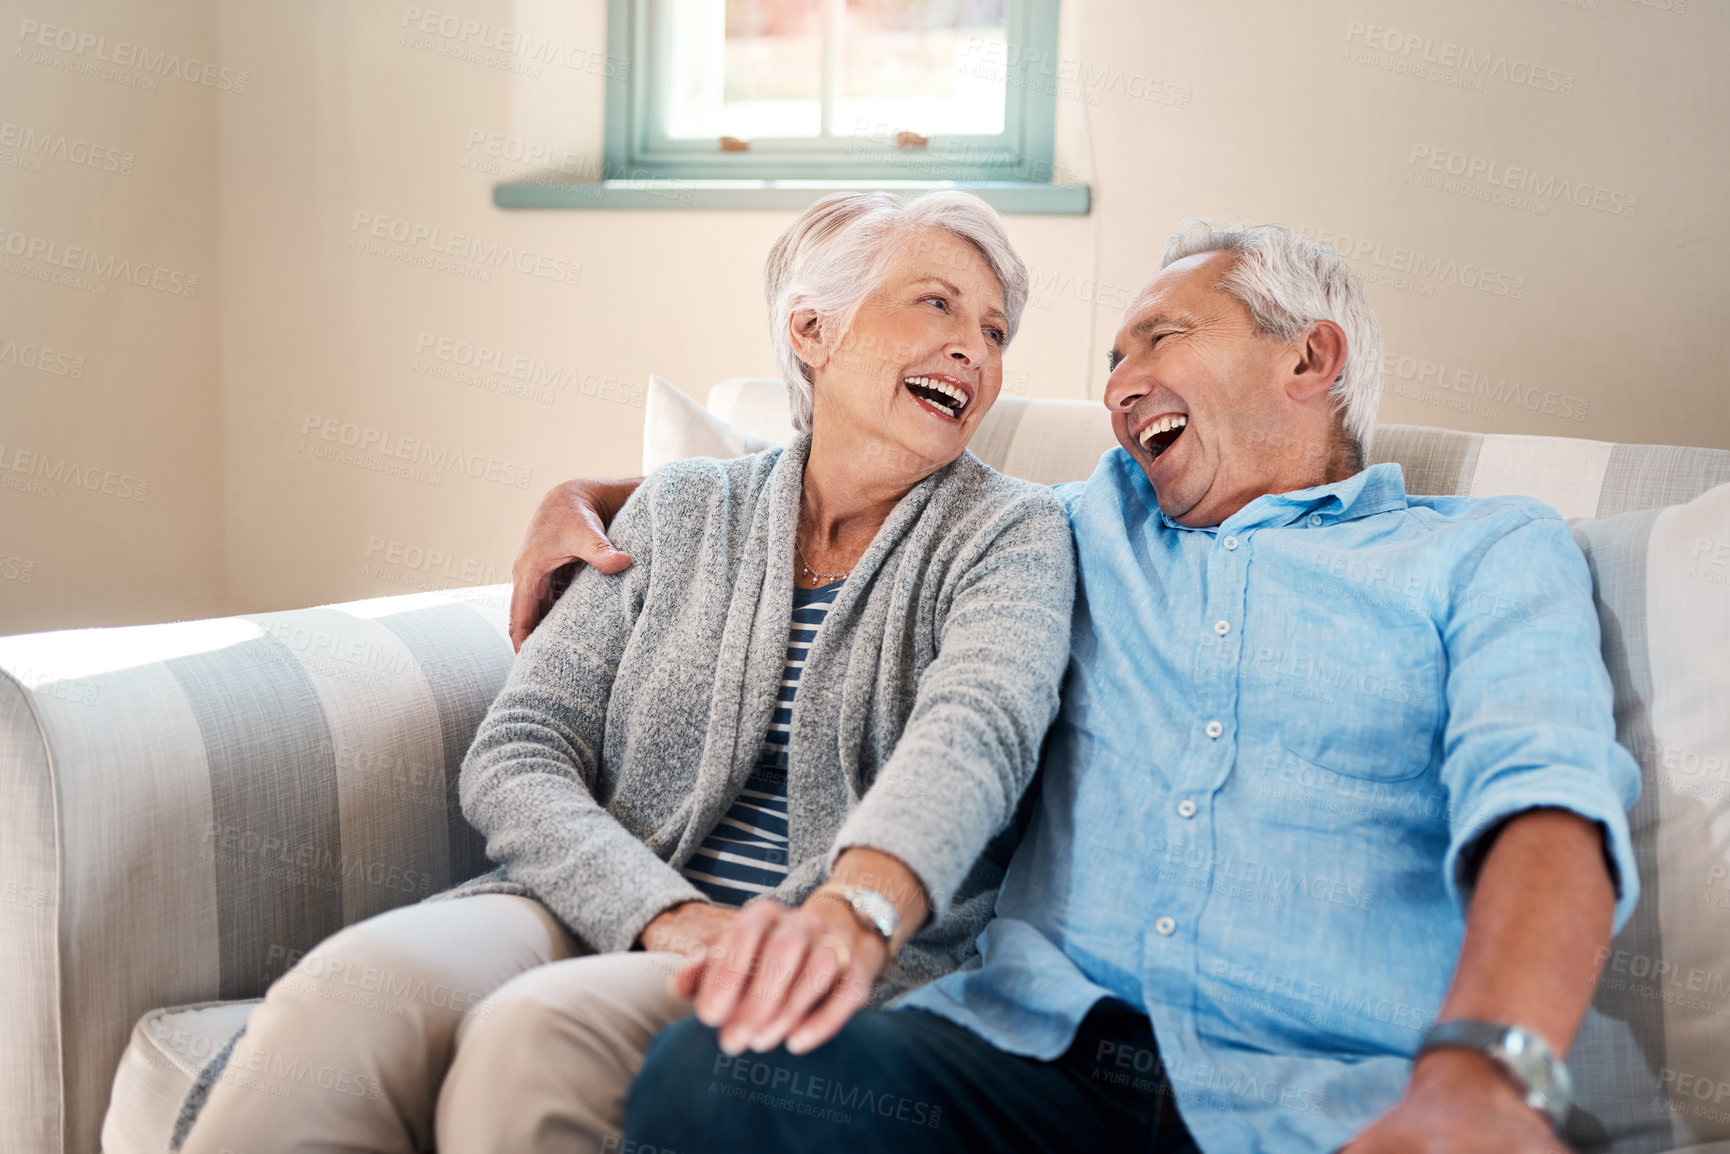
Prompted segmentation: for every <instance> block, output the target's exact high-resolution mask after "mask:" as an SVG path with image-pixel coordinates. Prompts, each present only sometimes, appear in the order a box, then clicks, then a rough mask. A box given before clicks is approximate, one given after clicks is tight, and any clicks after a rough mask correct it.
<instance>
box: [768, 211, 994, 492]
mask: <svg viewBox="0 0 1730 1154" xmlns="http://www.w3.org/2000/svg"><path fill="white" fill-rule="evenodd" d="M800 319H801V318H800V315H799V314H795V315H794V317H793V322H794V326H795V334H794V341H795V348H797V349H799V351H800V355H801V357H802V358H803V359H804V360H805V362H806V363H807V364H809V365H811V367H812V368H813V370H814V374H813V375H814V376H815V377H816V380H815V382H814V385H813V412H812V425H813V429H814V431H815V433H816V436H817V438H818V441H819V442H824V441H827V440H829V439H830V438H833V437H836V436H837V435H839V436H840V437H842V438H845V440H846V441H847V442H850V443H854V444H859V443H862V444H863V445H864V448H865V456H866V458H867V459H869V458H871V457H872V456H879V455H880V457H881V463H882V465H883V466H884V469H885V471H886V472H890V473H896V474H904V473H910V474H915V475H917V476H924V475H926V474H928V473H931V472H933V471H934V470H936V469H939V468H941V467H943V466H944V465H947V464H948V463H949V462H951V461H953V460H954V459H955V458H956V457H959V456H960V455H961V451H962V450H963V449H965V448H966V447H967V442H968V441H969V440H971V439H972V437H973V432H974V430H975V429H977V428H978V427H979V422H980V420H981V419H982V418H984V416H985V414H986V412H987V411H988V410H989V409H990V408H991V406H992V404H993V403H994V402H995V401H996V400H997V394H998V392H999V391H1000V390H1001V389H1002V387H1003V345H1004V342H1005V341H1006V340H1007V339H1008V334H1009V322H1008V319H1007V317H1006V316H1005V314H1004V311H1003V289H1002V286H1001V285H999V284H998V283H997V277H996V275H995V274H993V273H992V271H991V266H990V265H988V264H986V263H985V258H984V257H983V256H981V255H980V254H979V250H978V249H976V248H974V247H973V245H972V244H970V243H969V242H967V241H965V240H963V239H961V238H960V237H958V236H956V235H955V234H954V233H952V232H949V231H948V230H946V229H940V228H927V229H922V230H920V231H918V232H915V233H911V234H909V235H908V236H906V237H905V238H903V239H902V241H901V242H900V244H899V245H898V247H897V248H896V250H895V251H894V253H893V254H892V256H891V259H890V263H889V268H888V270H887V273H886V275H885V276H884V277H883V279H882V282H881V283H880V284H879V285H878V287H877V289H876V290H875V291H874V292H872V293H871V295H870V296H868V297H867V298H866V299H865V301H864V303H863V304H861V305H860V307H859V311H858V313H857V314H856V315H855V317H854V320H853V324H852V327H851V328H850V329H848V330H847V332H845V333H843V334H839V335H838V338H837V337H836V336H833V335H831V334H820V336H819V337H818V339H817V340H816V341H815V342H814V343H813V344H811V345H806V344H804V342H802V341H801V340H800V336H801V334H800V333H799V331H798V326H799V324H800ZM831 342H832V343H831Z"/></svg>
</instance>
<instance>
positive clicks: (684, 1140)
mask: <svg viewBox="0 0 1730 1154" xmlns="http://www.w3.org/2000/svg"><path fill="white" fill-rule="evenodd" d="M633 1143H634V1145H633ZM711 1150H712V1151H725V1152H727V1154H745V1152H754V1151H798V1152H800V1154H804V1152H806V1151H831V1150H833V1151H846V1152H852V1151H872V1152H879V1151H880V1152H883V1154H926V1152H928V1151H929V1152H936V1151H944V1152H945V1154H957V1152H961V1151H974V1150H980V1151H992V1152H998V1151H1029V1152H1032V1151H1038V1152H1041V1154H1059V1152H1065V1154H1067V1152H1071V1151H1073V1152H1075V1154H1111V1152H1114V1151H1123V1152H1125V1154H1130V1152H1133V1154H1199V1152H1198V1151H1197V1148H1196V1145H1195V1143H1194V1141H1193V1140H1192V1139H1191V1138H1190V1136H1189V1131H1188V1130H1187V1129H1185V1127H1184V1124H1183V1120H1182V1119H1181V1118H1179V1117H1178V1114H1177V1108H1176V1104H1175V1102H1174V1101H1173V1099H1172V1095H1171V1090H1170V1088H1169V1086H1168V1085H1167V1083H1166V1080H1165V1072H1164V1067H1163V1065H1162V1064H1161V1062H1160V1060H1159V1051H1158V1049H1157V1048H1156V1047H1155V1045H1154V1040H1153V1031H1152V1030H1151V1029H1150V1028H1149V1026H1148V1021H1147V1018H1146V1017H1145V1016H1144V1015H1142V1014H1141V1013H1139V1012H1137V1011H1136V1010H1134V1009H1132V1008H1131V1007H1130V1006H1129V1005H1128V1004H1127V1003H1124V1002H1121V1001H1117V1000H1115V999H1112V1000H1108V1001H1105V1002H1101V1003H1100V1004H1099V1005H1098V1006H1096V1007H1094V1010H1093V1012H1092V1013H1091V1014H1089V1015H1088V1017H1087V1020H1086V1021H1085V1022H1083V1023H1082V1026H1081V1030H1080V1031H1079V1032H1078V1033H1077V1034H1076V1037H1075V1042H1074V1043H1073V1044H1072V1045H1071V1046H1070V1047H1069V1050H1068V1052H1066V1053H1065V1054H1064V1055H1063V1056H1062V1057H1060V1058H1058V1059H1057V1060H1056V1061H1054V1062H1041V1061H1037V1060H1035V1059H1033V1058H1022V1057H1017V1056H1016V1055H1014V1054H1006V1053H1004V1052H1003V1051H1002V1050H999V1049H997V1048H996V1047H995V1046H992V1045H991V1044H990V1043H989V1042H986V1041H985V1040H984V1039H982V1038H980V1037H979V1036H978V1035H977V1034H974V1033H973V1032H972V1031H970V1030H967V1029H964V1028H963V1027H961V1026H957V1025H955V1024H954V1023H952V1022H950V1021H949V1020H948V1019H946V1018H941V1017H939V1016H937V1015H936V1014H929V1013H926V1012H924V1011H921V1010H865V1011H862V1012H861V1013H859V1014H856V1015H855V1016H854V1017H853V1020H852V1021H850V1022H848V1024H847V1026H846V1028H845V1029H843V1030H842V1031H841V1033H840V1034H838V1035H837V1036H836V1037H835V1038H834V1039H833V1040H832V1041H830V1042H829V1043H828V1044H827V1045H825V1046H822V1047H819V1048H818V1049H817V1050H815V1051H814V1052H812V1053H810V1054H806V1055H805V1056H803V1057H794V1056H793V1055H791V1054H789V1053H788V1052H787V1051H786V1050H785V1049H777V1050H775V1051H773V1052H772V1053H768V1054H754V1053H751V1052H749V1051H747V1052H746V1053H744V1054H741V1055H739V1056H738V1057H737V1058H730V1057H728V1056H727V1055H726V1054H724V1053H722V1052H721V1050H720V1048H719V1047H718V1046H717V1045H716V1044H715V1031H713V1030H711V1029H709V1028H708V1027H706V1026H704V1025H702V1024H701V1023H700V1022H698V1021H697V1020H696V1019H695V1018H687V1019H686V1020H684V1021H683V1022H680V1023H678V1024H677V1025H674V1026H670V1027H668V1028H667V1029H666V1030H664V1031H662V1032H661V1034H660V1036H659V1037H657V1038H656V1039H655V1041H654V1044H653V1045H651V1046H650V1047H649V1053H648V1058H647V1060H646V1061H645V1062H644V1064H643V1069H642V1072H641V1073H639V1074H638V1075H637V1080H636V1083H635V1084H634V1085H633V1086H632V1087H631V1097H630V1101H629V1103H628V1105H627V1107H626V1110H625V1141H624V1143H623V1145H622V1146H621V1147H620V1154H651V1152H653V1154H702V1152H703V1151H711Z"/></svg>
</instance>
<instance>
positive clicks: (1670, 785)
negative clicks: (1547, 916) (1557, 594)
mask: <svg viewBox="0 0 1730 1154" xmlns="http://www.w3.org/2000/svg"><path fill="white" fill-rule="evenodd" d="M1574 534H1575V538H1576V539H1577V540H1578V541H1579V543H1580V546H1581V548H1582V549H1583V550H1584V551H1585V554H1586V559H1587V562H1588V564H1589V565H1590V566H1591V569H1592V577H1593V585H1594V587H1595V589H1596V596H1597V601H1598V615H1599V621H1600V625H1601V628H1602V630H1603V637H1604V641H1603V646H1604V659H1605V663H1606V664H1607V665H1608V666H1609V669H1610V676H1611V680H1612V681H1613V683H1614V685H1615V692H1616V730H1617V736H1618V738H1619V739H1620V740H1621V742H1622V744H1623V745H1624V746H1626V747H1627V748H1628V750H1629V751H1630V752H1631V753H1633V754H1634V755H1635V757H1636V758H1637V759H1638V760H1639V762H1640V772H1641V794H1640V800H1639V801H1638V802H1637V803H1636V804H1635V806H1634V809H1633V810H1632V811H1631V812H1630V814H1629V823H1630V825H1631V827H1632V831H1633V835H1634V846H1635V853H1636V855H1637V856H1638V858H1639V860H1640V874H1641V884H1642V894H1641V899H1640V904H1639V906H1638V907H1637V908H1636V910H1635V912H1634V915H1633V917H1632V918H1631V919H1630V920H1629V922H1628V924H1627V925H1626V926H1625V927H1623V929H1622V932H1621V933H1620V934H1618V935H1617V937H1616V940H1615V941H1614V942H1613V943H1612V944H1611V947H1610V949H1609V951H1608V953H1607V954H1606V956H1605V957H1604V959H1603V961H1604V963H1605V967H1604V978H1603V981H1602V982H1601V983H1600V985H1599V989H1598V993H1597V997H1596V998H1595V999H1594V1003H1593V1007H1592V1010H1591V1012H1590V1014H1589V1015H1588V1017H1587V1021H1586V1023H1585V1025H1584V1026H1583V1027H1582V1031H1581V1034H1580V1038H1579V1040H1578V1042H1577V1043H1576V1044H1575V1048H1574V1054H1573V1058H1572V1061H1571V1064H1572V1066H1573V1067H1574V1073H1575V1077H1576V1080H1577V1082H1578V1083H1579V1099H1580V1107H1581V1109H1580V1112H1579V1114H1578V1115H1577V1117H1576V1119H1575V1120H1574V1124H1573V1128H1572V1136H1573V1137H1574V1138H1575V1140H1576V1143H1577V1144H1578V1145H1579V1147H1580V1148H1581V1149H1582V1150H1585V1151H1614V1152H1616V1154H1636V1152H1643V1151H1652V1150H1670V1149H1672V1148H1673V1147H1677V1146H1686V1145H1690V1144H1693V1143H1700V1142H1704V1141H1707V1140H1715V1141H1722V1140H1726V1139H1730V1057H1727V1055H1730V708H1726V705H1725V702H1726V699H1730V485H1721V486H1719V487H1718V488H1715V489H1713V490H1711V491H1710V492H1707V493H1705V494H1704V495H1702V496H1700V497H1699V498H1697V499H1695V500H1693V501H1690V502H1688V503H1686V504H1682V505H1676V506H1672V507H1669V508H1665V509H1655V510H1647V511H1643V512H1637V513H1625V514H1623V515H1621V516H1618V517H1611V518H1605V519H1592V520H1587V521H1582V522H1580V523H1578V524H1576V525H1575V528H1574Z"/></svg>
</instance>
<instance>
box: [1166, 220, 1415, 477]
mask: <svg viewBox="0 0 1730 1154" xmlns="http://www.w3.org/2000/svg"><path fill="white" fill-rule="evenodd" d="M1218 251H1224V252H1231V253H1236V254H1237V258H1238V259H1237V260H1236V261H1235V262H1234V263H1233V265H1232V267H1231V271H1229V272H1227V273H1226V274H1225V277H1224V280H1223V282H1222V287H1224V288H1225V290H1226V291H1227V292H1229V293H1230V294H1231V295H1232V296H1234V297H1236V298H1237V299H1238V300H1239V301H1240V302H1242V304H1243V306H1244V307H1245V308H1246V309H1248V310H1249V315H1250V316H1251V317H1253V318H1254V319H1255V323H1256V327H1257V328H1259V329H1260V330H1261V331H1262V332H1264V333H1267V334H1268V335H1269V336H1273V337H1277V338H1279V339H1280V340H1287V341H1289V340H1291V339H1292V338H1293V337H1295V336H1297V335H1298V334H1299V333H1301V332H1303V331H1304V329H1306V328H1308V327H1309V326H1310V325H1312V324H1314V323H1315V322H1316V321H1321V320H1328V321H1333V322H1334V323H1335V324H1337V325H1339V326H1340V328H1342V329H1344V330H1345V334H1346V363H1345V367H1344V368H1342V369H1341V370H1340V375H1339V376H1338V377H1337V378H1335V380H1334V383H1333V388H1332V390H1330V391H1331V393H1332V396H1333V399H1334V411H1335V412H1337V413H1338V414H1340V419H1341V422H1342V423H1343V424H1344V426H1345V431H1346V436H1348V437H1349V438H1351V440H1352V442H1353V444H1355V445H1356V446H1357V449H1358V451H1359V453H1366V454H1367V453H1368V451H1369V443H1370V436H1371V434H1372V433H1374V432H1375V427H1376V406H1377V404H1378V403H1379V401H1380V399H1381V386H1382V330H1381V326H1380V325H1378V324H1376V314H1375V313H1374V312H1373V311H1371V309H1370V302H1369V298H1368V297H1366V296H1365V295H1364V286H1363V282H1362V281H1360V280H1358V278H1357V274H1356V273H1354V272H1352V270H1351V269H1350V268H1349V267H1348V266H1347V265H1346V261H1345V258H1344V257H1342V256H1341V255H1340V254H1339V253H1338V251H1336V250H1335V249H1334V248H1333V246H1332V245H1327V244H1323V243H1322V242H1321V241H1319V240H1312V239H1311V238H1309V237H1307V236H1304V235H1303V234H1302V233H1300V232H1298V231H1297V230H1296V229H1293V228H1289V227H1287V226H1286V225H1283V224H1258V225H1223V224H1217V223H1215V222H1213V221H1208V220H1200V219H1195V218H1191V219H1189V220H1186V221H1184V222H1183V223H1182V224H1181V225H1179V226H1178V229H1177V231H1176V232H1175V233H1173V234H1172V236H1171V239H1170V240H1169V241H1167V242H1166V245H1165V255H1164V257H1162V258H1161V260H1160V262H1159V267H1160V268H1164V267H1165V266H1166V265H1168V264H1171V263H1172V262H1173V261H1178V260H1182V259H1183V258H1184V257H1186V256H1194V255H1195V254H1196V253H1201V252H1218Z"/></svg>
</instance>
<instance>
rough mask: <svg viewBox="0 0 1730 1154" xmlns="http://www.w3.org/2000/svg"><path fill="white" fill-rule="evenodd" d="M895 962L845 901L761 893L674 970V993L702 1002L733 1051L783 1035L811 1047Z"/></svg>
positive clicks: (794, 1046)
mask: <svg viewBox="0 0 1730 1154" xmlns="http://www.w3.org/2000/svg"><path fill="white" fill-rule="evenodd" d="M888 960H889V946H888V943H887V942H885V941H884V940H883V938H882V936H881V935H879V934H877V933H874V932H872V931H870V930H867V929H866V928H865V927H864V926H863V925H862V924H860V922H859V919H858V918H857V917H855V916H854V914H853V911H852V909H850V908H849V907H848V906H847V905H846V904H845V903H843V902H840V901H836V900H833V899H831V898H828V897H818V898H816V899H815V900H812V901H810V902H807V903H806V904H805V905H803V906H799V907H797V908H794V909H790V908H788V907H787V906H784V905H782V904H781V903H780V902H777V901H775V900H774V899H772V898H757V899H755V900H753V901H751V902H749V903H748V904H747V905H746V906H745V907H744V909H743V910H741V911H740V912H739V917H738V920H736V921H735V922H733V923H732V925H730V926H729V927H728V928H727V930H726V931H725V932H724V933H723V934H722V935H721V938H720V941H719V942H717V943H716V944H715V945H714V946H713V947H712V948H710V949H707V950H704V951H702V952H700V953H698V954H696V955H694V956H693V957H692V958H691V960H690V962H689V963H688V964H687V965H686V966H685V968H684V969H683V970H681V971H680V972H679V973H678V974H677V975H676V976H675V977H674V978H673V992H674V993H675V994H678V995H680V996H681V997H687V998H694V999H695V1000H696V1013H697V1017H698V1018H699V1019H701V1020H702V1022H703V1023H704V1024H705V1025H708V1026H714V1027H717V1028H718V1029H719V1030H720V1032H721V1034H720V1041H721V1048H722V1049H723V1050H725V1051H727V1052H728V1053H729V1054H738V1053H741V1052H742V1051H744V1050H746V1049H752V1050H756V1051H758V1052H759V1053H762V1052H766V1051H769V1050H773V1049H774V1048H775V1047H776V1046H779V1045H780V1044H781V1043H782V1042H783V1041H785V1042H786V1043H787V1049H789V1050H791V1051H792V1052H793V1053H795V1054H803V1053H805V1052H806V1051H808V1050H812V1049H815V1048H816V1047H818V1046H820V1045H822V1044H823V1043H824V1042H826V1041H828V1040H829V1039H830V1038H832V1037H834V1036H835V1034H836V1033H837V1032H839V1031H840V1029H841V1027H842V1026H844V1025H846V1023H847V1019H848V1018H850V1017H852V1016H853V1014H854V1012H855V1011H857V1010H859V1009H861V1008H862V1007H864V1006H865V1005H866V1003H867V1002H868V1001H869V1000H870V997H871V983H872V982H873V981H875V980H876V978H877V975H878V974H880V973H881V972H882V971H883V967H884V966H885V965H886V964H887V963H888Z"/></svg>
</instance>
